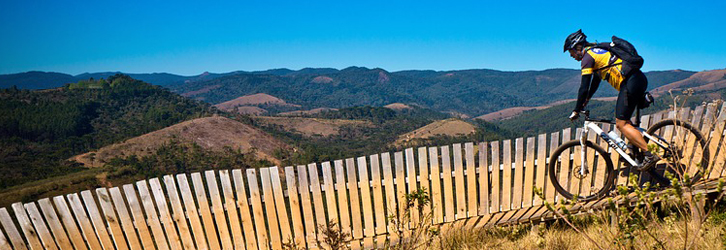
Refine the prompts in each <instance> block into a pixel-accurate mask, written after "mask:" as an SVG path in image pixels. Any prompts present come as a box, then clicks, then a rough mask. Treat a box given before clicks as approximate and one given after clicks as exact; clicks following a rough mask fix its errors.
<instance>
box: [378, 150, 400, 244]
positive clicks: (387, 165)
mask: <svg viewBox="0 0 726 250" xmlns="http://www.w3.org/2000/svg"><path fill="white" fill-rule="evenodd" d="M381 166H383V183H384V187H385V189H386V207H385V209H386V217H385V218H388V216H391V215H394V214H395V213H396V191H395V187H394V181H393V170H392V169H391V155H390V154H389V153H382V154H381ZM385 224H388V219H386V223H385ZM384 227H385V229H386V231H387V232H390V228H388V227H387V226H384Z"/></svg>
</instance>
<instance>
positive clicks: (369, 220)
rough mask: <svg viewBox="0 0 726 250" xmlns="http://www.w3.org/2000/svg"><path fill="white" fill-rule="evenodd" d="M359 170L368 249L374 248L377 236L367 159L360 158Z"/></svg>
mask: <svg viewBox="0 0 726 250" xmlns="http://www.w3.org/2000/svg"><path fill="white" fill-rule="evenodd" d="M356 160H357V161H358V164H357V167H356V168H357V170H358V177H359V178H360V182H359V183H360V197H361V205H362V206H363V211H362V212H363V222H364V224H363V225H364V227H363V235H364V236H365V239H364V240H363V246H364V247H365V248H366V249H370V248H373V247H374V245H373V236H375V235H376V232H375V226H374V223H373V219H374V218H373V202H372V201H371V190H370V179H369V178H368V163H367V162H366V158H365V157H358V158H357V159H356Z"/></svg>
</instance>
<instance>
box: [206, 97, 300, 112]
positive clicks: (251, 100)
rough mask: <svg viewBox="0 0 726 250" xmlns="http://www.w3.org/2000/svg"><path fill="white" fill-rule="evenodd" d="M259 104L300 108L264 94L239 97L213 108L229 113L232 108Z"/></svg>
mask: <svg viewBox="0 0 726 250" xmlns="http://www.w3.org/2000/svg"><path fill="white" fill-rule="evenodd" d="M261 104H268V105H278V106H285V107H300V105H297V104H290V103H287V102H285V101H284V100H282V99H280V98H277V97H274V96H271V95H268V94H265V93H259V94H254V95H246V96H240V97H237V98H235V99H233V100H230V101H226V102H223V103H219V104H217V105H214V106H215V107H217V108H219V109H221V110H225V111H230V110H232V109H234V107H238V106H250V105H261Z"/></svg>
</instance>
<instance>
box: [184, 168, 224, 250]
mask: <svg viewBox="0 0 726 250" xmlns="http://www.w3.org/2000/svg"><path fill="white" fill-rule="evenodd" d="M176 182H177V185H179V193H180V194H181V198H182V201H183V202H184V210H186V213H187V217H188V218H189V225H191V228H192V234H193V235H194V241H195V242H196V244H197V248H198V249H209V248H212V249H219V243H217V242H212V244H211V246H210V245H209V244H208V243H207V239H206V237H205V234H204V228H203V227H202V222H201V220H200V218H199V210H198V209H197V205H196V203H195V202H194V194H192V189H191V188H190V187H189V181H188V180H187V175H186V174H177V175H176Z"/></svg>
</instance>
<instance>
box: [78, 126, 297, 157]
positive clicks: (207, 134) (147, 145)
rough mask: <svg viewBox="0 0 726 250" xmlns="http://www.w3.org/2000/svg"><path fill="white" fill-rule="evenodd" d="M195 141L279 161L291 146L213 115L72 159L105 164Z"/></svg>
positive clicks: (217, 148) (202, 145) (219, 148)
mask: <svg viewBox="0 0 726 250" xmlns="http://www.w3.org/2000/svg"><path fill="white" fill-rule="evenodd" d="M173 138H175V139H177V140H180V141H187V142H194V143H197V144H198V145H200V146H201V147H203V148H205V149H211V150H221V149H223V148H224V147H225V146H230V147H232V148H233V149H235V150H237V149H240V150H242V151H243V152H249V151H250V150H251V149H252V148H255V149H257V150H256V151H255V153H256V154H257V157H258V158H262V159H267V160H270V161H272V162H274V163H279V160H278V159H275V158H274V157H272V153H273V151H274V150H275V149H278V148H289V147H290V146H289V145H287V144H285V143H283V142H282V141H279V140H277V139H275V138H274V137H272V136H270V135H269V134H267V133H265V132H263V131H262V130H259V129H257V128H254V127H252V126H249V125H247V124H243V123H240V122H237V121H234V120H232V119H229V118H225V117H220V116H214V117H205V118H198V119H194V120H190V121H185V122H182V123H179V124H176V125H173V126H170V127H167V128H164V129H161V130H157V131H154V132H151V133H148V134H145V135H141V136H138V137H134V138H131V139H129V140H126V141H124V142H122V143H117V144H113V145H109V146H106V147H103V148H101V149H99V150H97V151H92V152H88V153H85V154H81V155H77V156H74V157H72V158H71V159H73V160H76V161H78V162H80V163H82V164H84V165H85V166H88V167H99V166H102V165H103V164H104V163H105V162H106V161H107V160H109V159H111V158H114V157H117V156H121V157H123V156H128V155H134V154H135V155H139V156H143V155H148V154H151V153H153V152H155V149H156V148H158V147H159V146H161V145H162V144H164V143H168V142H169V141H170V140H171V139H173Z"/></svg>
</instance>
